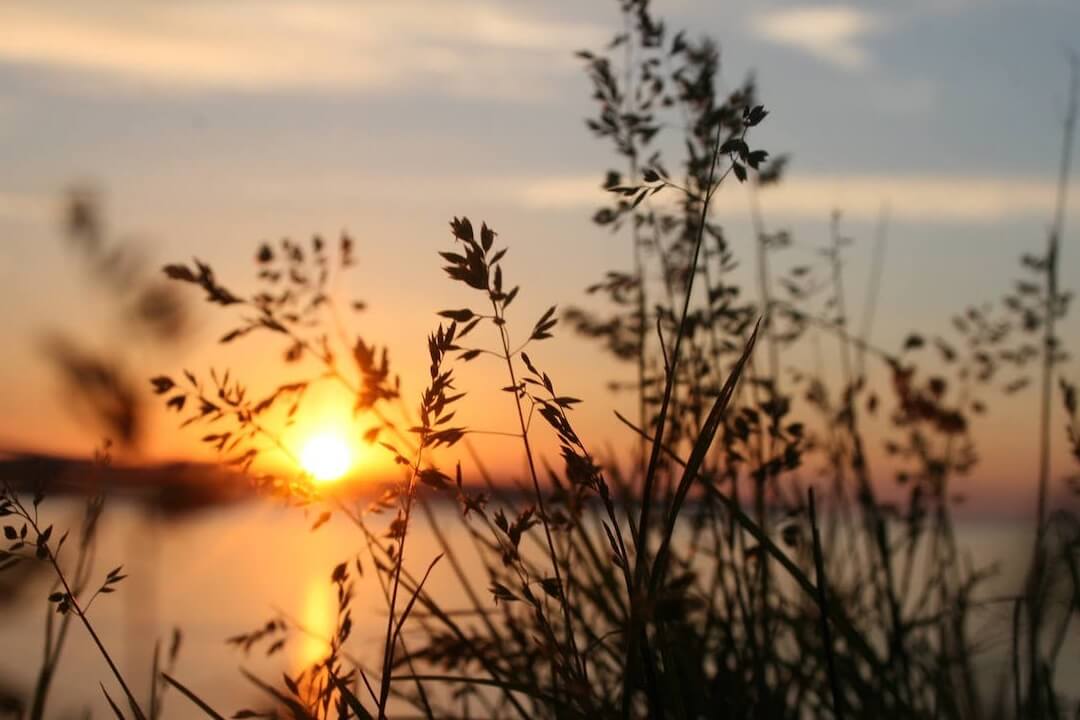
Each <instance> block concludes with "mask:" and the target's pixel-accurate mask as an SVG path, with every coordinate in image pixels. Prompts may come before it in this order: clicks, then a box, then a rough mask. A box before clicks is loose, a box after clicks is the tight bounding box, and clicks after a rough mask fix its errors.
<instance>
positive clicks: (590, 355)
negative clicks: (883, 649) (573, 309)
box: [0, 0, 1080, 453]
mask: <svg viewBox="0 0 1080 720" xmlns="http://www.w3.org/2000/svg"><path fill="white" fill-rule="evenodd" d="M656 11H657V13H658V14H659V15H660V16H662V17H665V18H666V19H667V20H668V23H669V26H670V27H672V28H679V27H686V28H688V29H689V30H690V32H691V33H692V34H693V33H707V34H709V35H712V36H714V37H715V38H716V39H717V40H719V42H720V45H721V48H722V53H723V64H724V82H725V83H726V84H727V85H729V86H734V85H736V84H737V83H738V82H739V81H740V80H741V79H742V78H743V77H744V76H745V75H746V73H748V72H753V73H754V74H755V76H756V78H757V80H758V82H759V86H760V90H761V96H762V99H763V102H764V103H765V104H766V105H767V106H768V107H769V109H770V110H771V111H772V114H771V115H770V117H769V118H768V120H767V121H766V123H765V124H764V125H763V126H762V128H761V129H760V132H759V133H758V134H757V135H756V136H755V145H760V146H762V147H765V148H766V149H768V150H770V151H772V152H774V153H776V152H788V153H790V154H791V156H792V164H791V166H790V167H791V171H790V174H789V175H788V179H787V181H786V182H785V183H784V184H783V185H782V186H781V187H779V188H777V189H775V190H769V191H767V192H765V193H764V194H763V196H762V203H763V206H764V209H765V212H766V214H767V217H768V222H769V224H770V226H772V227H786V228H790V229H791V230H792V231H793V233H794V235H795V237H796V238H797V239H798V241H799V242H800V243H803V244H805V245H806V246H807V247H814V246H818V245H820V244H822V243H823V242H825V239H826V238H827V232H828V218H829V215H830V213H831V211H832V210H833V209H834V208H840V209H842V210H843V212H844V217H845V218H846V220H845V223H846V224H845V228H846V230H847V231H848V233H849V234H851V235H853V236H855V237H856V239H857V240H858V241H859V243H860V244H858V245H857V246H856V248H855V251H854V252H853V255H852V258H851V270H852V277H853V285H855V286H857V285H858V282H859V277H860V274H861V273H863V271H864V270H865V266H866V258H867V256H868V252H869V251H868V248H869V243H870V237H871V232H872V229H873V226H874V223H875V221H876V218H877V216H878V213H879V211H880V209H881V207H882V206H883V204H886V205H888V207H889V209H890V217H891V224H890V231H889V232H890V247H889V265H888V270H887V273H886V277H885V280H884V284H883V288H882V296H881V305H880V310H879V313H880V314H879V323H878V330H877V331H876V332H875V339H876V340H878V341H879V342H880V343H881V344H884V345H887V346H888V345H892V346H895V345H896V343H897V342H898V341H899V339H900V338H901V337H902V336H903V335H904V334H905V333H906V330H907V328H908V327H911V326H914V325H919V324H925V323H930V324H931V325H932V324H933V323H938V325H939V326H940V327H945V326H946V325H947V317H948V315H949V314H950V313H951V312H953V311H955V310H957V309H960V308H962V307H963V306H964V305H966V304H969V303H971V302H979V301H983V300H990V299H993V298H995V297H997V296H998V295H1000V293H1001V291H1002V290H1003V289H1004V288H1005V287H1006V286H1007V285H1008V283H1009V282H1010V279H1011V278H1013V277H1015V275H1016V272H1015V270H1014V268H1015V261H1016V258H1017V257H1018V256H1019V254H1020V253H1021V252H1024V251H1027V250H1033V249H1038V248H1039V247H1041V244H1042V242H1043V238H1044V233H1045V228H1046V226H1047V223H1048V220H1049V216H1050V212H1051V209H1052V205H1053V183H1054V174H1055V170H1056V163H1057V156H1058V152H1059V146H1060V124H1061V118H1062V116H1063V113H1064V105H1065V96H1066V85H1067V70H1068V66H1067V61H1066V58H1067V50H1068V49H1069V48H1070V43H1072V44H1073V45H1072V47H1073V48H1074V49H1076V48H1075V43H1076V42H1077V38H1078V37H1080V4H1078V3H1075V2H1066V1H1064V0H1062V1H1061V2H1023V3H1021V2H998V1H995V0H986V1H984V2H968V1H964V0H951V1H943V2H912V3H864V4H826V5H822V4H817V5H814V4H795V3H780V2H752V3H751V2H723V3H721V2H711V1H710V2H704V1H702V2H691V1H689V0H685V1H678V2H658V3H656ZM617 22H618V14H617V6H616V3H615V2H604V1H601V0H593V1H591V2H567V1H564V0H559V1H557V2H544V3H539V2H533V3H526V2H519V1H505V2H494V1H477V2H456V1H452V0H416V1H414V0H397V1H394V2H370V1H369V2H306V3H290V2H281V1H278V0H269V1H264V0H261V1H259V2H254V1H253V0H242V1H233V2H204V1H202V0H196V1H194V2H183V3H180V2H156V3H142V2H140V3H135V2H97V3H92V4H91V3H84V2H66V3H65V2H53V1H51V0H46V1H41V0H32V1H23V0H14V1H13V0H7V2H5V3H4V4H3V5H2V6H0V306H3V307H6V308H8V309H9V312H8V313H7V316H6V319H5V320H3V321H0V322H3V323H5V324H7V326H8V331H7V332H5V335H6V336H7V337H11V338H15V341H14V342H13V343H12V345H11V348H10V350H9V357H8V359H6V360H5V361H4V363H3V364H2V365H0V413H2V414H3V415H6V416H7V417H9V418H10V417H17V418H24V419H25V420H26V421H22V422H18V423H7V424H4V425H0V440H3V439H4V438H10V442H11V443H12V444H20V443H21V444H30V445H35V446H42V445H46V446H47V445H50V444H54V445H58V446H60V447H63V448H66V449H72V450H73V449H76V448H79V447H86V446H88V445H92V444H93V439H92V438H88V437H87V436H86V432H85V430H84V429H83V428H81V427H80V425H79V423H78V422H77V421H75V420H71V419H70V418H68V417H67V416H66V415H65V414H64V413H63V412H62V411H61V410H59V409H57V408H55V407H53V405H52V404H51V403H45V402H42V401H41V398H43V397H51V395H50V393H54V392H55V382H54V381H53V380H52V379H51V376H50V375H49V373H48V370H47V369H46V368H44V367H42V364H41V363H40V352H39V343H38V338H39V337H40V335H41V333H42V332H43V330H44V329H48V328H62V329H66V330H68V331H70V332H74V333H82V334H83V335H85V336H86V337H87V338H88V340H89V341H90V342H95V341H96V342H102V340H101V337H104V336H105V333H104V331H100V330H99V328H101V327H104V326H106V325H107V324H108V321H109V320H108V312H107V310H106V309H104V301H103V300H102V299H101V298H99V297H97V296H96V295H95V294H94V291H93V289H92V288H90V287H87V286H86V284H85V282H83V281H82V280H81V279H80V278H81V276H80V274H79V273H78V271H77V269H76V268H74V267H72V266H73V263H72V262H71V259H70V257H68V256H67V255H66V254H65V251H64V249H63V245H62V243H61V241H60V233H59V230H58V222H57V209H58V207H59V204H60V199H61V198H62V195H63V192H64V190H65V189H66V188H68V187H70V186H71V185H72V184H73V183H84V182H90V183H93V184H94V185H95V186H96V187H98V188H99V189H100V190H101V191H102V193H103V196H104V197H105V200H106V206H107V209H108V213H109V218H110V222H111V227H112V228H113V229H114V230H115V231H116V232H117V233H118V234H121V235H123V234H131V235H133V236H135V237H138V238H139V239H140V241H141V242H142V243H143V247H144V248H145V252H146V254H147V256H148V257H149V258H150V259H151V261H152V262H154V263H160V262H164V261H167V260H174V259H182V258H185V257H189V256H191V255H198V256H200V257H202V258H204V259H207V260H211V261H212V262H213V263H214V264H215V266H217V267H219V269H220V270H221V271H222V272H223V273H225V274H226V275H228V274H233V275H235V276H237V277H241V278H247V277H248V270H247V268H248V264H249V260H250V257H251V253H252V251H253V248H254V247H255V246H256V244H257V243H258V242H259V241H261V240H265V239H273V238H277V237H280V236H283V235H291V236H293V237H300V238H303V237H307V236H309V235H310V234H312V233H315V232H321V233H323V234H327V235H334V234H336V233H337V232H338V231H339V230H340V229H342V228H348V229H349V230H350V231H352V232H353V233H354V234H355V235H356V236H357V237H358V240H359V241H360V247H361V256H362V258H363V264H362V267H361V268H360V270H359V272H358V274H357V275H358V277H357V278H356V288H355V290H356V294H358V295H360V296H363V297H364V298H365V299H367V300H368V301H369V302H370V303H371V305H372V311H371V314H370V316H369V317H367V318H365V319H364V320H363V322H364V323H366V324H367V328H368V329H369V330H370V331H371V332H372V333H373V334H378V333H380V332H383V333H387V334H389V336H390V338H391V343H392V346H394V347H400V348H401V349H400V351H399V353H398V354H399V357H401V359H402V362H403V363H404V364H405V366H406V369H409V368H413V369H420V368H422V365H423V357H422V353H420V352H416V351H417V350H422V345H421V343H422V338H423V337H424V333H426V332H427V330H428V328H429V326H430V325H431V323H432V320H433V317H432V314H431V311H433V310H437V309H440V308H441V307H446V306H450V305H454V304H456V303H457V300H458V298H457V296H456V295H455V291H454V289H453V288H449V287H447V286H446V284H445V283H444V282H443V281H442V280H441V278H440V271H439V268H438V264H437V258H436V256H435V251H436V250H437V249H440V248H443V247H444V246H445V245H446V244H447V243H448V235H447V232H446V221H447V220H448V219H449V218H450V217H451V216H453V215H462V214H466V215H469V216H471V217H472V218H473V219H474V220H476V221H479V220H480V219H486V220H487V221H488V222H489V223H491V224H492V225H493V226H494V227H495V228H496V229H497V230H499V231H500V232H501V234H502V237H503V239H504V240H506V241H507V242H508V243H509V244H510V245H511V248H512V250H511V256H510V257H511V262H512V263H513V264H511V265H510V266H509V267H508V269H513V268H515V267H516V269H517V271H518V272H519V273H520V280H521V281H523V283H524V284H525V285H526V293H525V295H524V296H523V302H522V304H521V307H522V310H521V312H522V313H523V317H526V318H527V317H529V316H530V315H531V313H533V312H536V313H537V314H538V312H541V311H542V310H543V308H545V307H546V306H547V305H548V304H550V303H552V302H563V303H568V302H581V301H582V293H581V291H582V289H583V288H584V287H585V286H586V285H588V284H589V283H591V282H592V281H594V280H595V279H596V278H598V277H599V276H600V274H601V273H602V271H603V270H605V269H607V268H609V267H626V266H627V265H628V263H629V258H628V253H627V249H626V245H625V243H623V242H620V241H619V240H618V239H616V238H612V237H610V236H609V235H608V234H607V233H605V232H603V231H601V230H598V229H595V228H594V227H592V226H591V225H590V223H589V221H588V218H589V216H590V215H591V212H592V208H593V207H594V205H595V203H596V202H597V201H598V200H599V199H601V198H600V195H601V193H600V191H599V190H598V188H597V186H598V181H599V179H600V178H601V177H602V175H603V171H604V170H605V169H606V168H607V167H608V166H609V165H611V164H612V163H613V162H614V160H613V158H612V157H611V156H610V154H609V152H608V149H607V148H606V147H604V146H603V145H602V144H600V143H598V142H596V141H595V140H593V139H592V138H591V137H590V136H589V134H588V133H587V131H586V129H585V127H584V124H583V122H582V120H583V118H584V117H585V116H586V115H588V114H590V113H591V112H592V107H591V104H590V102H589V100H588V92H589V89H588V86H587V82H586V79H585V77H584V75H583V73H582V72H581V67H580V63H579V62H578V61H576V60H575V59H574V58H573V56H572V52H573V51H574V50H577V49H579V48H584V47H593V48H595V47H598V46H599V45H601V44H602V43H603V42H605V41H606V40H607V38H608V37H609V36H610V34H611V32H612V29H613V28H615V27H616V24H617ZM1071 196H1072V197H1073V198H1074V200H1080V193H1078V192H1077V190H1076V185H1075V183H1074V184H1073V188H1072V191H1071ZM746 200H747V199H746V194H745V191H744V190H743V189H741V188H739V187H736V186H732V187H731V188H728V189H727V190H725V192H724V193H722V195H721V197H720V198H719V201H718V206H717V209H718V213H719V214H718V216H717V217H718V219H719V220H720V221H721V222H722V223H724V224H725V225H726V226H727V227H728V229H729V232H730V233H731V235H732V237H733V238H735V243H736V249H737V250H739V249H740V248H742V249H743V251H745V250H746V248H749V245H748V243H749V242H750V236H749V233H748V228H747V222H746V221H747V202H746ZM1072 207H1073V211H1072V213H1071V215H1070V221H1073V227H1077V226H1080V224H1078V223H1077V222H1075V220H1077V219H1080V214H1078V213H1080V202H1073V204H1072ZM739 243H742V245H739ZM1068 246H1069V242H1068V238H1067V240H1066V251H1065V257H1064V263H1065V267H1066V268H1069V267H1075V266H1076V265H1075V263H1076V262H1077V257H1076V256H1075V255H1074V254H1073V252H1072V251H1071V249H1070V248H1069V247H1068ZM566 258H571V259H572V262H566V261H565V259H566ZM556 259H559V260H558V264H556ZM1066 275H1068V273H1067V272H1066ZM418 297H420V298H422V299H423V302H417V298H418ZM200 319H201V320H202V321H204V326H203V327H202V329H201V330H200V332H201V333H202V335H200V338H201V339H196V340H195V341H193V342H192V343H191V346H190V347H188V348H186V349H184V350H183V351H182V352H181V353H180V354H179V355H176V354H168V353H162V352H160V351H155V350H153V349H152V348H151V349H148V350H147V351H146V352H145V354H143V355H141V356H140V358H139V360H140V361H141V362H146V363H155V364H156V367H160V366H161V365H170V364H171V365H175V364H176V363H177V362H178V361H180V362H183V363H188V364H191V365H205V364H208V363H209V362H211V361H213V360H214V358H216V357H219V356H218V355H214V354H212V353H213V352H217V351H216V350H214V349H213V348H211V349H209V350H208V349H207V344H208V342H209V341H212V339H213V338H215V337H216V336H217V335H218V334H220V330H221V327H222V325H221V324H220V322H219V321H218V320H217V319H216V318H215V316H213V315H209V314H207V315H205V316H200ZM522 322H527V320H522ZM1068 329H1069V330H1068V331H1069V332H1072V334H1073V336H1075V335H1076V333H1075V330H1076V329H1077V324H1076V322H1073V321H1070V323H1069V325H1068ZM560 342H562V343H564V345H560V346H559V347H560V348H563V349H560V350H559V351H553V353H552V359H551V364H552V365H553V366H555V368H556V370H557V371H558V370H562V371H563V372H564V375H565V376H566V377H567V378H568V379H567V382H568V383H571V382H576V384H577V386H578V387H577V389H576V392H575V393H574V394H578V395H582V396H584V397H586V398H587V399H593V400H595V402H594V403H593V405H594V406H595V407H591V408H590V409H587V410H583V411H582V416H583V418H584V420H583V422H584V423H585V424H586V426H588V427H590V428H593V429H596V430H597V432H599V433H600V434H601V435H608V436H611V437H616V436H617V430H616V429H615V428H613V426H612V425H611V422H610V409H611V406H612V404H613V403H614V404H617V403H616V402H615V401H613V400H612V399H611V398H610V397H609V396H607V395H605V394H604V391H603V389H602V385H603V383H602V378H603V377H606V376H607V375H610V374H611V373H617V372H621V370H620V369H618V368H615V367H613V366H612V365H611V364H610V363H608V362H607V361H606V360H604V359H602V358H600V357H599V356H598V354H597V353H595V352H594V350H593V349H592V348H590V347H588V346H587V345H585V344H583V343H582V342H580V341H577V340H573V339H569V338H567V339H565V340H562V341H560ZM582 357H584V358H587V363H588V367H589V368H590V370H589V372H587V373H582V372H581V367H582V366H581V359H580V358H582ZM571 378H572V379H573V380H571ZM32 421H33V422H32ZM162 422H171V421H170V420H167V419H166V420H163V421H162ZM41 424H46V425H47V426H48V427H50V428H54V429H55V435H54V436H52V437H51V438H50V439H45V438H43V437H41V435H40V432H39V431H37V430H34V427H35V426H36V425H41ZM162 442H164V441H162ZM175 449H176V448H175V447H174V446H173V445H171V444H169V443H164V444H161V446H160V447H158V448H157V452H161V453H168V452H172V451H175Z"/></svg>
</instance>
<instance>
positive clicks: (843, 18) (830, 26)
mask: <svg viewBox="0 0 1080 720" xmlns="http://www.w3.org/2000/svg"><path fill="white" fill-rule="evenodd" d="M881 25H882V21H881V20H880V18H878V17H877V16H876V15H872V14H871V13H869V12H867V11H865V10H860V9H858V8H854V7H850V6H847V5H818V6H804V7H792V8H785V9H782V10H772V11H769V12H765V13H761V14H759V15H756V16H754V17H753V18H752V20H751V28H752V29H753V31H754V32H756V33H757V34H758V35H759V36H761V37H762V38H765V39H766V40H770V41H772V42H774V43H778V44H781V45H787V46H790V47H793V48H795V49H798V50H802V51H804V52H807V53H809V54H811V55H813V56H814V57H817V58H819V59H821V60H824V61H826V62H829V63H832V64H834V65H838V66H840V67H842V68H845V69H848V70H859V69H862V68H864V67H866V66H867V64H868V62H869V59H868V58H867V55H866V51H865V50H864V48H863V47H862V45H861V44H860V41H861V40H862V39H863V37H865V36H866V35H867V34H869V33H871V32H873V31H875V30H877V29H879V28H880V27H881Z"/></svg>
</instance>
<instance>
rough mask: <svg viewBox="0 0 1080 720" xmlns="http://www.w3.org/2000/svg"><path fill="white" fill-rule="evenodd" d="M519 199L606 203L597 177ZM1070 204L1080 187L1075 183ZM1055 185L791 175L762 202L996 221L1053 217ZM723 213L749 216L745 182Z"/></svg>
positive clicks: (559, 182)
mask: <svg viewBox="0 0 1080 720" xmlns="http://www.w3.org/2000/svg"><path fill="white" fill-rule="evenodd" d="M517 187H519V188H520V189H519V190H518V191H517V195H516V197H517V200H518V202H520V203H521V204H522V205H524V206H526V207H529V208H533V209H571V208H582V209H585V208H592V207H596V206H598V205H599V204H600V203H602V202H604V200H605V198H604V194H605V193H604V191H603V190H602V189H600V187H599V181H598V179H597V178H596V177H593V176H589V177H563V178H548V179H543V180H535V181H532V182H525V183H522V184H520V185H518V186H517ZM1070 195H1071V197H1072V199H1073V200H1074V202H1073V203H1072V206H1073V207H1076V206H1077V203H1080V187H1077V186H1074V187H1072V188H1070ZM1054 200H1055V185H1054V183H1053V182H1051V181H1049V180H1042V179H1038V178H1023V177H1009V178H1006V177H994V176H945V175H902V176H895V175H805V174H803V175H794V174H793V175H791V176H790V177H788V178H787V179H785V180H784V181H783V182H781V183H780V184H779V185H777V186H775V187H771V188H768V189H765V190H762V191H761V203H762V207H763V208H764V209H765V211H766V212H768V213H769V214H770V215H772V216H776V217H782V218H785V219H796V218H810V219H814V218H817V219H821V218H825V217H827V216H828V214H829V213H830V212H831V211H832V210H834V209H839V210H841V211H843V213H844V215H845V216H846V217H852V218H860V219H873V218H875V217H877V215H878V213H879V212H880V210H881V207H882V204H883V203H887V204H888V206H889V214H890V216H891V217H893V218H895V219H898V220H904V221H910V222H940V223H974V224H978V223H992V222H997V221H1001V220H1005V219H1008V218H1015V217H1042V218H1047V219H1048V218H1049V217H1050V214H1051V212H1052V211H1053V208H1054ZM715 208H716V210H717V211H718V212H719V213H721V214H729V215H733V216H735V217H738V218H743V217H746V212H747V197H746V188H745V186H741V187H740V186H738V185H737V184H735V183H732V184H731V186H729V187H726V188H724V189H723V190H721V191H720V192H719V193H718V194H717V196H716V200H715Z"/></svg>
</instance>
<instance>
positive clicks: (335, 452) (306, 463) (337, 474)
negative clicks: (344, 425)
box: [300, 433, 352, 483]
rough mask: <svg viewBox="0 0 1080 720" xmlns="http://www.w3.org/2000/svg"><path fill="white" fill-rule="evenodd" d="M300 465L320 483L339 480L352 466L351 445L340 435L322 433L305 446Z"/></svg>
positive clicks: (301, 453)
mask: <svg viewBox="0 0 1080 720" xmlns="http://www.w3.org/2000/svg"><path fill="white" fill-rule="evenodd" d="M300 464H301V465H302V466H303V468H304V470H305V471H307V472H308V473H310V474H311V476H312V477H313V478H314V479H315V481H316V482H318V483H330V482H334V481H335V480H339V479H340V478H341V477H342V476H343V475H344V474H345V473H346V472H348V471H349V467H350V466H351V465H352V453H351V452H350V451H349V444H348V443H347V442H346V441H345V439H344V438H342V437H341V436H340V435H336V434H334V433H320V434H318V435H315V436H313V437H312V438H311V439H310V440H308V441H307V443H305V444H304V449H303V450H301V451H300Z"/></svg>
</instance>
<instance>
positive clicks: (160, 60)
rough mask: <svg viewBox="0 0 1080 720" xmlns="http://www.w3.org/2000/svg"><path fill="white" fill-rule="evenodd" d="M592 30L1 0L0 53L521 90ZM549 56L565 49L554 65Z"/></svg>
mask: <svg viewBox="0 0 1080 720" xmlns="http://www.w3.org/2000/svg"><path fill="white" fill-rule="evenodd" d="M597 37H598V34H597V32H596V30H595V29H593V28H590V27H583V26H580V25H570V24H566V23H558V22H553V21H546V20H542V19H538V18H533V17H528V16H523V15H522V14H521V12H520V11H518V10H515V9H512V8H509V7H507V6H505V5H501V4H496V3H490V2H478V1H472V2H465V3H447V2H440V1H439V0H366V1H365V2H341V1H340V0H328V1H324V2H317V3H314V2H313V3H293V2H284V1H282V0H234V1H232V2H228V3H220V2H207V1H206V0H193V1H192V2H184V3H133V2H117V1H113V2H101V3H81V2H55V1H50V0H44V1H43V0H29V1H28V0H22V1H20V0H15V1H14V2H5V3H3V4H2V5H0V63H2V62H8V63H27V64H36V65H41V66H47V67H51V68H55V69H60V70H67V71H81V72H85V71H89V72H93V73H97V74H99V75H105V76H108V77H110V78H113V79H118V80H122V81H128V82H136V83H140V84H143V85H151V86H156V87H160V88H165V89H180V90H184V89H196V90H197V89H224V90H247V91H268V90H278V89H307V90H349V89H387V88H395V89H403V90H409V89H412V88H414V87H416V86H423V87H425V88H434V89H437V90H440V91H444V92H450V93H456V94H470V95H496V96H512V97H522V96H525V95H527V94H528V93H529V92H533V91H535V89H536V86H537V85H538V84H539V83H538V81H540V80H542V79H543V76H542V73H545V72H547V73H550V72H551V70H550V68H551V67H552V64H553V63H552V62H550V61H545V62H536V57H535V55H536V54H542V55H543V56H544V58H545V60H547V59H548V57H549V56H550V58H551V59H556V62H555V63H554V64H555V66H556V67H566V66H569V64H570V61H569V53H570V51H571V50H573V49H576V48H578V47H583V46H587V45H590V44H594V43H595V41H596V39H597ZM557 58H564V60H565V62H564V63H562V64H560V63H559V62H558V61H557Z"/></svg>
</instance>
